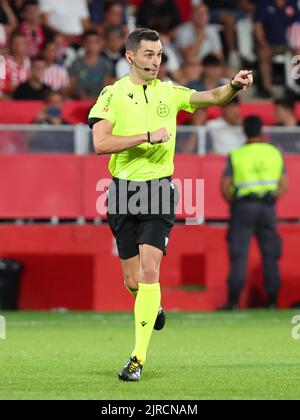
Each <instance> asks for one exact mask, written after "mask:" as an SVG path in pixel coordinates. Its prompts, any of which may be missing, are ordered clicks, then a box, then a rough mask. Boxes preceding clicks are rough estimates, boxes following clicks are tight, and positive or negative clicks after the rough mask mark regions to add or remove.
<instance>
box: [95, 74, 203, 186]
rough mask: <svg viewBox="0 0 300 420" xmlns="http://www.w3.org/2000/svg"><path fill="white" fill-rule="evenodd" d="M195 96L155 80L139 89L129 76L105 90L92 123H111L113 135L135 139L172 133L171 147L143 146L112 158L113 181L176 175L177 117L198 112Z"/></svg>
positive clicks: (175, 86) (169, 83)
mask: <svg viewBox="0 0 300 420" xmlns="http://www.w3.org/2000/svg"><path fill="white" fill-rule="evenodd" d="M194 92H196V91H195V90H191V89H188V88H185V87H182V86H177V85H175V84H173V83H172V82H161V81H160V80H154V81H153V82H152V83H151V85H147V86H146V85H145V86H143V85H136V84H134V83H133V82H132V81H131V80H130V78H129V76H126V77H123V78H122V79H120V80H118V81H117V82H116V83H115V84H114V85H111V86H107V87H106V88H104V89H103V91H102V92H101V94H100V96H99V98H98V100H97V102H96V104H95V105H94V107H93V108H92V109H91V111H90V114H89V119H105V120H108V121H111V122H112V124H113V132H112V134H113V135H116V136H133V135H137V134H144V133H147V132H148V131H149V132H153V131H156V130H158V129H160V128H162V127H165V128H166V129H167V130H168V131H169V132H170V133H171V139H170V140H169V141H168V142H167V143H163V144H157V145H151V144H149V143H143V144H141V145H139V146H135V147H132V148H131V149H128V150H126V151H124V152H120V153H115V154H112V156H111V159H110V163H109V170H110V173H111V174H112V176H113V177H115V178H120V179H126V180H129V181H150V180H152V179H158V178H164V177H168V176H172V175H173V172H174V153H175V142H176V118H177V113H178V112H179V111H180V110H185V111H188V112H191V113H192V112H194V111H195V109H194V108H192V107H191V104H190V99H191V96H192V94H193V93H194Z"/></svg>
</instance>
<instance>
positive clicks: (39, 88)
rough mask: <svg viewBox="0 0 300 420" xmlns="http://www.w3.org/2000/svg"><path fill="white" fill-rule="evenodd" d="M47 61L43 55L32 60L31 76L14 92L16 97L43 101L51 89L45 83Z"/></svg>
mask: <svg viewBox="0 0 300 420" xmlns="http://www.w3.org/2000/svg"><path fill="white" fill-rule="evenodd" d="M45 70H46V62H45V60H44V58H43V57H39V56H37V57H34V58H33V59H32V60H31V71H30V77H29V79H28V80H27V82H24V83H22V84H21V85H20V86H19V87H18V88H17V90H16V91H15V94H14V99H18V100H36V101H41V100H43V99H44V98H45V96H46V94H47V93H48V92H49V91H50V88H49V86H47V85H45V83H44V82H43V80H44V73H45Z"/></svg>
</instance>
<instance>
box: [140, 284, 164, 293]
mask: <svg viewBox="0 0 300 420" xmlns="http://www.w3.org/2000/svg"><path fill="white" fill-rule="evenodd" d="M139 290H143V291H145V292H147V291H150V292H151V291H153V290H160V284H159V283H153V284H148V283H139Z"/></svg>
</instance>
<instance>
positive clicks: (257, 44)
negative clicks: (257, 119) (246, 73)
mask: <svg viewBox="0 0 300 420" xmlns="http://www.w3.org/2000/svg"><path fill="white" fill-rule="evenodd" d="M136 26H144V27H150V28H152V29H156V30H158V31H159V32H160V34H161V38H162V42H163V46H164V51H165V56H164V59H163V63H162V67H161V71H160V78H161V79H163V80H167V79H171V80H174V81H175V82H177V83H180V84H184V85H187V86H190V87H193V88H196V89H198V90H204V89H210V88H214V87H217V86H219V85H222V84H223V83H225V82H226V81H227V80H228V79H231V77H232V76H233V74H234V73H235V71H236V70H237V69H240V68H241V66H243V67H245V66H247V67H249V68H253V69H256V70H257V72H256V73H257V75H256V81H257V87H258V88H257V89H256V91H255V92H254V95H256V96H257V97H262V98H271V97H272V88H273V81H274V77H273V76H274V74H272V73H273V71H274V65H275V64H276V60H277V59H278V58H279V61H280V58H281V59H283V60H284V59H285V57H288V54H290V61H291V58H292V56H294V55H295V54H297V53H299V51H300V12H299V4H298V1H297V0H260V1H258V0H213V1H211V0H196V1H195V0H180V1H175V0H131V1H130V0H123V1H109V0H64V1H61V0H0V53H1V55H2V56H4V57H5V58H6V60H5V62H6V79H5V80H1V81H0V98H5V99H8V98H12V99H31V100H33V99H41V98H44V96H45V94H46V93H47V92H49V91H59V92H61V93H62V94H63V95H64V97H68V98H73V99H83V100H88V99H95V98H96V97H97V96H98V94H99V92H100V91H101V89H102V88H103V86H104V85H106V84H110V83H113V82H114V81H115V80H116V79H118V78H120V77H122V76H124V75H125V74H127V73H128V71H129V65H128V63H127V62H126V60H125V59H124V43H125V40H126V36H127V34H128V32H129V31H130V30H132V29H134V28H135V27H136ZM273 64H274V65H273ZM290 70H291V71H290V72H287V73H292V68H291V69H290ZM279 73H282V69H281V72H279ZM279 76H280V74H279ZM272 77H273V78H272ZM287 79H288V75H287V77H286V78H285V79H284V80H281V82H282V84H283V85H284V86H286V87H288V86H289V83H288V80H287ZM294 79H296V78H295V77H294ZM290 82H291V81H290ZM293 82H295V80H292V83H293ZM294 84H295V88H294V89H293V87H292V86H290V91H292V92H293V93H294V94H295V93H297V91H298V90H297V86H296V82H295V83H294Z"/></svg>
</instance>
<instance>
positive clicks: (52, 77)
mask: <svg viewBox="0 0 300 420" xmlns="http://www.w3.org/2000/svg"><path fill="white" fill-rule="evenodd" d="M42 56H43V57H44V59H45V61H46V70H45V75H44V83H45V84H46V85H47V86H49V87H50V88H51V90H54V91H58V90H62V91H63V92H64V94H67V92H68V89H69V87H70V78H69V74H68V72H67V70H66V68H65V67H64V66H63V65H61V64H58V63H57V57H58V45H57V44H56V43H55V42H54V41H49V42H46V44H45V45H44V46H43V48H42Z"/></svg>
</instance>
